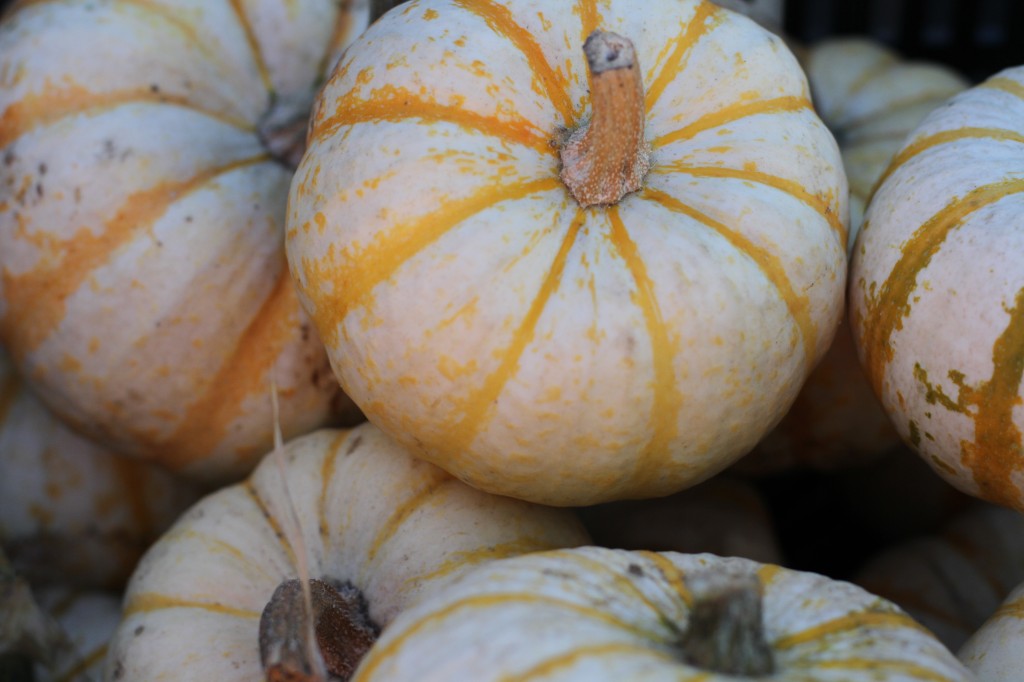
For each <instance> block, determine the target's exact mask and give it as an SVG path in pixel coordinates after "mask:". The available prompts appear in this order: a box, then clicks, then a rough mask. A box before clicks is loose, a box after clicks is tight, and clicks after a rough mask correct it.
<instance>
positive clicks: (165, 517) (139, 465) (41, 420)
mask: <svg viewBox="0 0 1024 682" xmlns="http://www.w3.org/2000/svg"><path fill="white" fill-rule="evenodd" d="M199 494H200V491H199V489H198V488H197V486H195V485H192V484H189V483H186V482H184V481H180V480H177V479H175V478H174V477H173V476H171V475H170V474H169V473H167V472H166V471H164V470H162V469H160V468H158V467H156V466H154V465H152V464H147V463H145V462H140V461H136V460H132V459H128V458H125V457H122V456H120V455H118V454H116V453H113V452H111V451H110V450H108V449H106V448H103V447H100V446H99V445H96V444H94V443H93V442H91V441H89V440H87V439H86V438H84V437H82V436H80V435H79V434H77V433H75V432H74V431H72V430H71V429H69V428H68V427H67V426H65V425H64V424H63V423H62V422H61V421H60V420H58V419H57V418H56V417H55V416H54V415H53V414H52V413H51V412H50V411H49V410H47V409H46V408H45V407H44V406H43V405H42V403H40V402H39V400H38V399H37V398H36V397H35V396H34V395H33V394H32V392H31V391H30V390H28V389H27V388H26V387H25V386H24V384H23V383H22V382H21V381H20V380H19V379H18V377H17V376H16V375H15V373H14V372H13V368H12V367H11V364H10V361H9V359H8V357H7V355H6V354H5V353H3V352H2V351H0V500H3V503H2V504H0V545H2V546H3V548H4V550H5V551H6V552H7V555H8V556H9V558H10V560H11V562H12V564H13V565H14V567H15V568H16V569H17V570H18V572H19V573H21V574H22V575H24V576H25V577H26V578H28V579H29V580H31V581H32V582H33V583H34V584H43V583H61V584H64V585H76V586H79V587H107V588H112V587H117V586H121V585H123V584H124V582H125V581H126V580H127V579H128V575H129V574H130V573H131V571H132V569H133V568H134V567H135V564H136V563H137V562H138V560H139V557H140V556H142V552H143V551H144V550H145V549H146V547H148V546H149V544H150V543H151V542H152V541H154V540H155V539H156V538H157V537H158V536H159V535H160V533H162V532H163V531H164V530H166V529H167V528H168V527H169V526H170V525H171V524H172V523H173V522H174V520H175V519H176V518H177V517H178V515H179V514H180V513H181V512H182V511H184V510H185V509H186V508H187V507H188V506H189V505H191V504H192V503H193V502H195V500H197V499H198V497H199Z"/></svg>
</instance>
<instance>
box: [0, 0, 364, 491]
mask: <svg viewBox="0 0 1024 682" xmlns="http://www.w3.org/2000/svg"><path fill="white" fill-rule="evenodd" d="M361 7H362V10H361V13H360V14H359V15H356V14H355V12H354V11H352V12H349V11H348V10H345V11H341V10H340V6H339V3H337V2H335V1H334V0H289V1H288V2H282V1H280V0H147V1H146V2H118V1H115V0H96V1H95V2H71V1H48V2H39V1H33V0H27V1H25V2H20V3H16V4H15V5H14V7H13V8H12V9H11V11H10V12H9V13H7V14H6V16H5V18H4V20H3V23H2V24H0V338H2V340H3V343H4V344H5V345H6V346H7V348H8V349H9V350H10V352H11V354H12V355H13V357H14V359H15V362H16V363H17V365H18V367H19V369H20V371H21V373H22V374H23V375H24V376H25V377H26V379H27V380H28V381H29V382H31V384H32V385H33V387H34V388H35V389H36V390H37V391H38V392H39V394H40V395H41V397H42V398H43V399H44V400H45V401H46V402H47V404H48V405H49V406H50V407H51V408H52V409H54V410H55V411H57V412H58V413H59V414H60V415H61V416H62V417H63V418H64V419H65V420H67V421H68V422H69V423H72V424H74V425H75V426H76V427H77V428H79V429H82V430H87V431H88V432H89V433H90V434H91V435H92V436H94V437H96V438H98V439H100V440H102V441H104V442H105V443H106V444H107V445H109V446H111V447H113V448H114V449H116V450H117V451H119V452H123V453H127V454H132V455H137V456H141V457H145V458H147V459H150V460H156V461H159V462H161V463H162V464H164V465H166V466H168V467H172V468H174V469H176V470H178V471H182V472H185V473H188V474H190V475H194V476H196V477H202V478H206V479H209V480H217V481H223V480H226V479H237V478H239V477H240V476H242V475H244V473H246V472H247V471H248V470H249V469H251V468H252V466H253V465H254V463H255V461H256V460H257V459H258V458H259V457H260V456H261V455H262V454H263V453H264V452H266V450H267V449H269V447H270V445H271V442H272V440H271V428H272V423H273V418H272V416H271V411H270V399H269V394H270V390H271V384H272V383H276V385H277V388H278V392H279V395H280V397H281V425H282V428H283V429H284V431H285V433H286V435H292V434H297V433H302V432H306V431H309V430H311V429H313V428H316V427H317V426H318V425H321V424H323V423H325V421H326V420H328V419H329V417H330V416H331V414H332V411H333V410H334V409H335V408H338V409H340V410H342V411H343V410H344V409H345V407H346V405H349V406H350V403H348V402H347V401H346V400H345V399H339V398H338V395H339V391H338V387H337V383H336V381H334V380H332V379H331V378H330V376H329V369H328V363H327V358H326V355H325V353H324V351H323V349H322V343H321V342H320V340H319V339H318V338H317V335H316V333H315V331H314V330H313V329H312V328H311V326H310V324H309V322H308V320H307V319H306V318H305V313H304V312H303V311H302V310H301V308H300V306H299V303H298V300H297V298H296V295H295V291H294V287H293V285H292V283H291V279H290V277H289V275H288V271H287V264H286V262H285V258H284V253H283V248H282V235H283V226H284V214H285V202H286V197H287V192H288V186H289V182H290V179H291V175H292V171H291V169H290V168H289V166H288V165H287V163H285V162H283V160H279V158H278V157H277V156H275V155H276V154H279V153H281V150H275V149H274V148H273V145H272V144H271V142H270V139H271V132H272V131H274V130H277V129H278V128H279V127H281V126H283V125H284V124H288V123H294V124H296V125H299V124H304V122H305V119H306V118H307V117H308V111H309V108H310V105H311V103H312V99H313V95H314V92H315V90H316V88H317V87H318V85H319V80H320V79H321V78H322V77H323V74H324V72H325V71H326V69H327V68H328V67H329V65H330V64H331V63H333V60H334V59H336V57H337V54H338V53H339V51H340V49H341V48H342V47H343V46H344V45H345V44H347V43H348V42H349V41H350V40H351V39H352V38H353V37H354V35H355V34H356V33H358V32H359V30H361V28H362V27H363V26H365V24H366V22H367V16H366V13H367V8H366V6H365V5H361ZM301 129H302V128H301V127H300V130H301ZM275 139H278V138H276V137H275ZM338 400H340V401H341V402H340V403H336V404H334V405H332V402H333V401H338Z"/></svg>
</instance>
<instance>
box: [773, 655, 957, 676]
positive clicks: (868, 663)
mask: <svg viewBox="0 0 1024 682" xmlns="http://www.w3.org/2000/svg"><path fill="white" fill-rule="evenodd" d="M801 663H803V664H804V665H805V666H807V667H811V666H813V667H815V668H823V669H826V670H828V669H835V668H839V669H841V670H874V669H876V668H879V667H883V666H884V667H885V669H886V670H893V671H899V672H902V673H906V674H908V675H911V676H912V677H911V679H913V680H921V681H922V682H953V680H952V679H951V678H949V677H947V676H945V675H943V674H942V673H939V672H936V671H934V670H931V669H929V668H925V667H923V666H920V665H915V664H913V663H908V662H906V661H892V660H886V659H878V658H850V659H844V660H834V661H807V662H806V663H805V662H803V661H794V662H793V664H792V665H793V666H794V667H799V666H800V664H801Z"/></svg>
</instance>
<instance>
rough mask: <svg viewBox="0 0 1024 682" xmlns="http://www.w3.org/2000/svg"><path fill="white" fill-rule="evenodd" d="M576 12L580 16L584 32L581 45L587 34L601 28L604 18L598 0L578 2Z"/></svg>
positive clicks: (581, 0)
mask: <svg viewBox="0 0 1024 682" xmlns="http://www.w3.org/2000/svg"><path fill="white" fill-rule="evenodd" d="M576 14H578V15H579V17H580V26H581V27H582V28H583V34H582V35H581V36H580V46H582V45H583V43H584V42H585V41H586V39H587V36H589V35H590V34H591V33H593V32H594V31H596V30H597V29H599V28H601V26H602V25H603V23H604V19H603V18H602V17H601V12H600V11H599V10H598V9H597V0H580V1H579V2H578V3H577V4H576Z"/></svg>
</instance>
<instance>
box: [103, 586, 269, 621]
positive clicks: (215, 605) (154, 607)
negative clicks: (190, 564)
mask: <svg viewBox="0 0 1024 682" xmlns="http://www.w3.org/2000/svg"><path fill="white" fill-rule="evenodd" d="M169 609H199V610H201V611H208V612H210V613H214V614H219V615H222V616H230V617H232V618H247V619H254V620H257V621H258V620H259V618H260V612H259V611H253V610H251V609H240V608H236V607H233V606H225V605H224V604H221V603H219V602H204V601H196V600H192V599H176V598H174V597H168V596H166V595H163V594H157V593H156V592H139V593H137V594H133V595H131V596H130V597H128V599H127V600H126V601H125V604H124V609H123V610H122V618H128V617H129V616H132V615H135V614H137V613H152V612H153V611H166V610H169Z"/></svg>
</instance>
